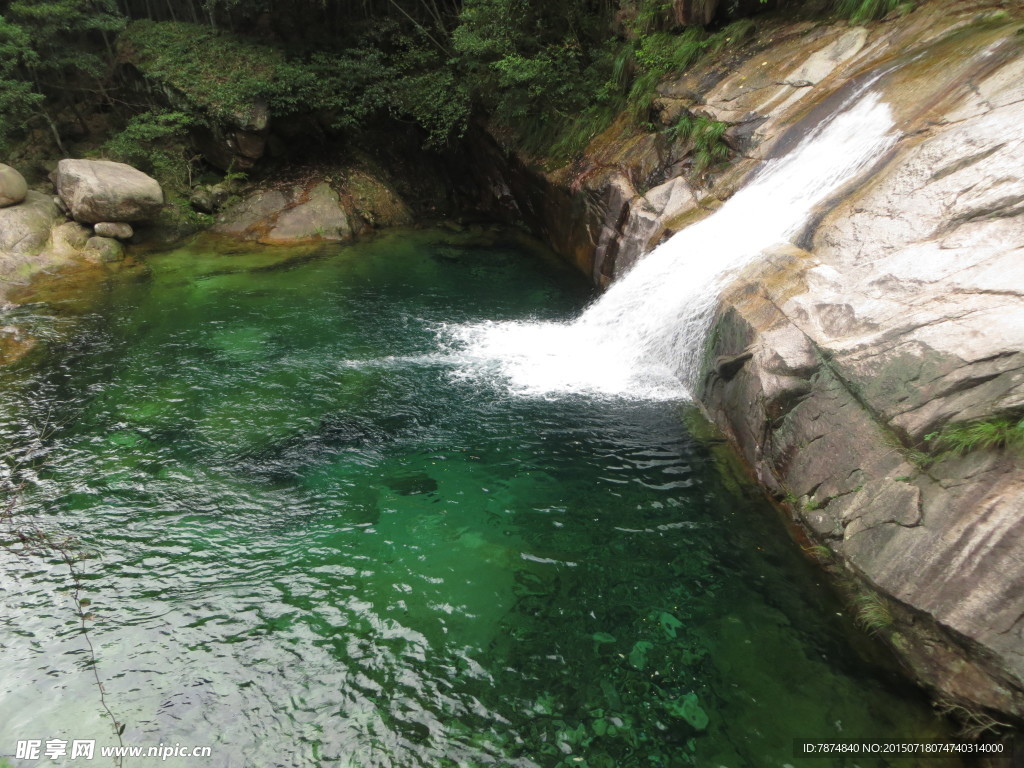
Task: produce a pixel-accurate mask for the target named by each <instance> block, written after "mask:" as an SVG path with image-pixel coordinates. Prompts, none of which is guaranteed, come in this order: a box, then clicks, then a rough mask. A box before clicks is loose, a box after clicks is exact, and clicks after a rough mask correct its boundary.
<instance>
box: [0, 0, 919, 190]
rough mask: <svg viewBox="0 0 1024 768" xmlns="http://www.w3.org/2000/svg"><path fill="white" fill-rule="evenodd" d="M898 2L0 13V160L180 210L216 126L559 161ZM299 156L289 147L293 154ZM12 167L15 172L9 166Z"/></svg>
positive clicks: (84, 8)
mask: <svg viewBox="0 0 1024 768" xmlns="http://www.w3.org/2000/svg"><path fill="white" fill-rule="evenodd" d="M909 7H910V5H909V3H907V2H905V1H904V0H817V1H816V2H799V1H798V0H788V2H787V0H359V1H358V2H354V1H353V0H0V115H2V116H3V117H2V120H3V122H2V124H0V156H4V157H8V158H10V157H11V156H12V153H14V152H15V151H17V152H20V153H21V154H22V157H21V158H20V159H22V160H23V164H25V161H26V159H27V160H29V161H30V160H31V159H32V158H34V157H42V156H45V155H47V154H49V155H50V156H58V155H59V156H67V155H69V154H72V153H73V152H77V153H80V154H81V153H85V154H93V155H101V156H106V157H111V158H114V159H119V160H124V161H126V162H130V163H133V164H135V165H137V166H139V167H141V168H143V169H144V170H146V171H148V172H150V173H153V174H154V175H156V176H157V178H159V179H160V180H161V182H162V183H164V184H165V185H166V186H168V187H169V188H171V189H180V190H182V191H184V190H186V189H187V188H188V187H189V186H190V185H191V184H192V183H193V181H194V179H195V178H196V176H197V175H198V174H200V173H202V172H203V170H204V168H206V167H207V166H208V164H209V163H210V162H212V164H213V165H219V166H220V170H221V171H222V172H228V173H232V172H236V171H238V170H240V169H237V168H233V167H232V163H233V161H229V162H219V163H218V162H217V161H216V159H215V158H213V157H212V156H207V155H209V154H210V153H204V152H203V151H202V150H201V148H197V147H201V143H200V144H198V145H197V142H196V141H194V140H193V139H194V137H195V136H196V135H201V134H202V133H203V132H206V133H207V134H209V133H211V132H212V133H217V132H218V131H219V130H220V129H219V126H223V125H240V126H243V127H249V128H252V127H253V126H255V127H256V128H258V129H260V130H262V129H263V128H265V123H266V121H268V120H272V122H273V123H274V126H275V130H276V129H277V128H282V129H284V135H285V136H286V137H289V140H287V141H285V142H282V144H283V145H284V146H283V148H279V151H283V152H287V151H288V148H289V147H291V148H292V149H294V148H295V147H306V148H308V147H310V146H317V145H319V146H324V145H327V144H332V143H337V142H345V141H352V140H358V139H357V137H359V136H360V135H363V136H365V135H366V134H367V133H372V134H379V133H380V131H381V130H382V126H386V125H394V124H403V125H406V126H413V129H414V130H415V131H417V132H418V135H419V136H420V139H421V143H423V144H425V145H428V146H432V147H436V148H440V147H444V146H446V145H447V146H450V145H451V144H452V143H453V142H454V141H456V140H457V139H458V138H459V137H461V136H462V135H463V133H464V132H465V131H466V129H467V126H468V125H469V123H470V121H471V119H473V118H475V117H478V118H481V119H486V120H487V121H488V122H489V124H490V125H491V126H492V128H493V129H494V130H495V131H496V132H498V133H499V134H500V135H502V136H503V138H504V139H505V140H506V141H507V142H508V143H509V144H511V145H514V146H515V147H516V148H518V149H520V150H522V151H525V152H527V153H530V154H533V155H536V156H540V157H547V158H568V157H571V156H572V155H573V154H574V153H576V152H578V151H579V150H580V149H582V147H583V146H585V144H586V143H587V141H589V140H590V139H591V138H592V137H593V136H594V135H596V134H597V133H598V132H600V131H601V130H603V129H604V128H605V127H607V126H608V125H609V124H610V122H611V121H612V120H613V119H614V118H615V116H616V115H618V114H620V113H622V112H623V111H627V112H628V113H629V114H630V115H632V119H634V120H635V121H636V122H637V124H638V125H639V126H643V124H644V121H645V120H646V119H647V115H648V113H649V108H650V102H651V98H652V95H653V93H654V87H655V85H656V84H657V82H658V81H659V80H660V79H661V78H662V77H664V76H665V75H666V74H668V73H670V72H677V71H680V70H684V69H686V67H688V66H690V65H691V64H692V63H693V62H695V61H696V60H698V59H699V58H701V57H702V56H705V55H707V54H708V53H709V52H720V51H722V50H723V49H727V48H728V47H730V46H733V45H736V44H738V43H740V42H743V41H744V40H746V39H748V38H749V37H750V36H751V34H752V33H753V30H754V25H755V21H753V20H752V17H754V16H756V15H757V14H758V13H761V12H764V11H771V10H775V11H777V12H782V13H787V14H789V13H793V14H797V13H799V14H815V15H833V14H840V15H845V16H847V17H849V18H851V19H852V20H854V21H864V20H868V19H871V18H880V17H882V16H884V15H886V14H888V13H892V12H900V11H904V10H908V9H909ZM296 137H301V140H295V139H296ZM15 159H16V160H17V159H19V158H17V157H15Z"/></svg>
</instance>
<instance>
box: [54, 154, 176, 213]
mask: <svg viewBox="0 0 1024 768" xmlns="http://www.w3.org/2000/svg"><path fill="white" fill-rule="evenodd" d="M54 178H55V182H54V183H55V185H56V187H57V194H58V195H60V199H61V200H62V201H63V203H64V205H65V206H67V209H68V210H69V211H70V212H71V215H72V217H74V219H75V221H77V222H80V223H83V224H96V223H98V222H103V221H112V222H120V221H124V222H133V221H148V220H150V219H153V218H155V217H156V216H157V214H159V213H160V209H161V208H162V207H163V204H164V193H163V190H162V189H161V188H160V184H159V183H157V181H156V179H154V178H152V177H150V176H147V175H146V174H145V173H143V172H142V171H140V170H137V169H135V168H132V167H131V166H130V165H125V164H124V163H115V162H112V161H110V160H61V161H60V163H58V164H57V172H56V174H55V177H54Z"/></svg>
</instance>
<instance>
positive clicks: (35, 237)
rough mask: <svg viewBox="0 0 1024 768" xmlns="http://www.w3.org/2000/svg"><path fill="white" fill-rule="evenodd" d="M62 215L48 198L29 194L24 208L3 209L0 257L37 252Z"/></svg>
mask: <svg viewBox="0 0 1024 768" xmlns="http://www.w3.org/2000/svg"><path fill="white" fill-rule="evenodd" d="M58 216H59V213H58V211H57V206H56V205H54V204H53V200H51V199H50V198H49V197H48V196H47V195H43V194H40V193H39V192H29V193H28V194H27V195H26V196H25V201H24V202H23V203H22V204H21V205H15V206H11V207H7V208H0V254H15V255H28V254H35V253H38V252H39V251H40V250H42V249H43V247H45V246H46V243H47V242H49V240H50V228H51V227H52V226H53V224H54V222H55V221H56V220H57V218H58Z"/></svg>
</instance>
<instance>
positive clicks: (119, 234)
mask: <svg viewBox="0 0 1024 768" xmlns="http://www.w3.org/2000/svg"><path fill="white" fill-rule="evenodd" d="M93 230H94V231H95V232H96V234H97V235H99V236H100V237H114V238H117V239H118V240H129V239H131V236H132V235H134V234H135V230H134V229H132V225H131V224H125V223H124V222H123V221H118V222H114V221H101V222H100V223H99V224H97V225H96V226H95V227H93Z"/></svg>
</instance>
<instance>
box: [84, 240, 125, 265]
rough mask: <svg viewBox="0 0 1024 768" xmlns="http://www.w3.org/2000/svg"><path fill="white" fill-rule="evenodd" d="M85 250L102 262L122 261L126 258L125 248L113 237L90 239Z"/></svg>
mask: <svg viewBox="0 0 1024 768" xmlns="http://www.w3.org/2000/svg"><path fill="white" fill-rule="evenodd" d="M85 248H86V250H88V251H92V252H93V253H94V254H95V255H96V256H97V257H98V258H99V260H100V261H121V259H123V258H124V246H123V245H121V243H120V242H119V241H117V240H115V239H114V238H112V237H90V238H89V239H88V241H86V243H85Z"/></svg>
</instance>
